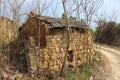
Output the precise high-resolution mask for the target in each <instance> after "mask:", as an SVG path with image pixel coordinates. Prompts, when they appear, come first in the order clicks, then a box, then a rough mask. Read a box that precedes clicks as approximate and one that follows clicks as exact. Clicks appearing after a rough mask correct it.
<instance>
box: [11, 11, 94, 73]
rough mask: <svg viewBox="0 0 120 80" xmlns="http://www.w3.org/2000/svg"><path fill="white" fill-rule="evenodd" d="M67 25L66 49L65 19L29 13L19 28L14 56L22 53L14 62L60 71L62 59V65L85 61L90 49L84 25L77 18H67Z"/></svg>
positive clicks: (72, 64)
mask: <svg viewBox="0 0 120 80" xmlns="http://www.w3.org/2000/svg"><path fill="white" fill-rule="evenodd" d="M69 26H70V27H71V28H70V35H71V36H70V37H69V39H70V41H69V43H70V44H69V47H68V49H67V46H68V34H67V33H68V32H67V28H66V21H65V19H61V18H51V17H46V16H39V15H36V14H34V13H30V14H29V16H28V19H27V21H26V22H25V24H23V26H22V27H20V28H19V36H18V45H19V46H18V50H17V51H14V50H13V51H14V53H15V52H17V55H16V56H17V57H18V56H22V57H24V59H19V58H20V57H19V58H17V61H18V62H17V65H19V66H20V67H22V68H21V69H22V70H25V69H24V68H26V69H28V70H29V68H30V69H32V70H36V69H37V68H38V67H39V69H40V70H44V69H49V70H51V71H60V70H61V68H62V66H63V62H64V60H65V61H66V62H65V68H67V67H80V66H82V65H83V64H85V63H86V62H87V61H89V60H90V59H91V57H92V53H93V52H92V51H93V50H92V41H91V40H92V37H91V35H90V33H89V31H88V26H86V25H85V23H84V22H82V21H77V20H69ZM66 53H67V57H66V58H65V54H66ZM14 58H16V57H14ZM12 59H13V57H12ZM18 63H19V64H18ZM23 64H24V65H23ZM21 65H22V66H21ZM20 67H19V68H20Z"/></svg>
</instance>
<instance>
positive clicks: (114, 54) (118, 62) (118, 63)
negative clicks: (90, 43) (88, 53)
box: [100, 46, 120, 80]
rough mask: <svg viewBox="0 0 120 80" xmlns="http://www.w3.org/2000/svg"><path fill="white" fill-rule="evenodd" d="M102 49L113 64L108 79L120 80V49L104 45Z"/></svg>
mask: <svg viewBox="0 0 120 80" xmlns="http://www.w3.org/2000/svg"><path fill="white" fill-rule="evenodd" d="M100 51H101V53H102V54H103V55H105V56H106V58H107V59H108V61H109V64H110V66H111V70H110V72H109V73H108V74H109V76H108V77H107V79H106V80H120V50H118V49H114V48H110V47H106V46H105V47H103V46H102V47H101V49H100Z"/></svg>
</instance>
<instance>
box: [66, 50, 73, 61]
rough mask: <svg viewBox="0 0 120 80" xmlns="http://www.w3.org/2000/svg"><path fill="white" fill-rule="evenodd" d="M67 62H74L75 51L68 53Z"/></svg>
mask: <svg viewBox="0 0 120 80" xmlns="http://www.w3.org/2000/svg"><path fill="white" fill-rule="evenodd" d="M67 60H68V61H69V62H72V61H73V51H68V57H67Z"/></svg>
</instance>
